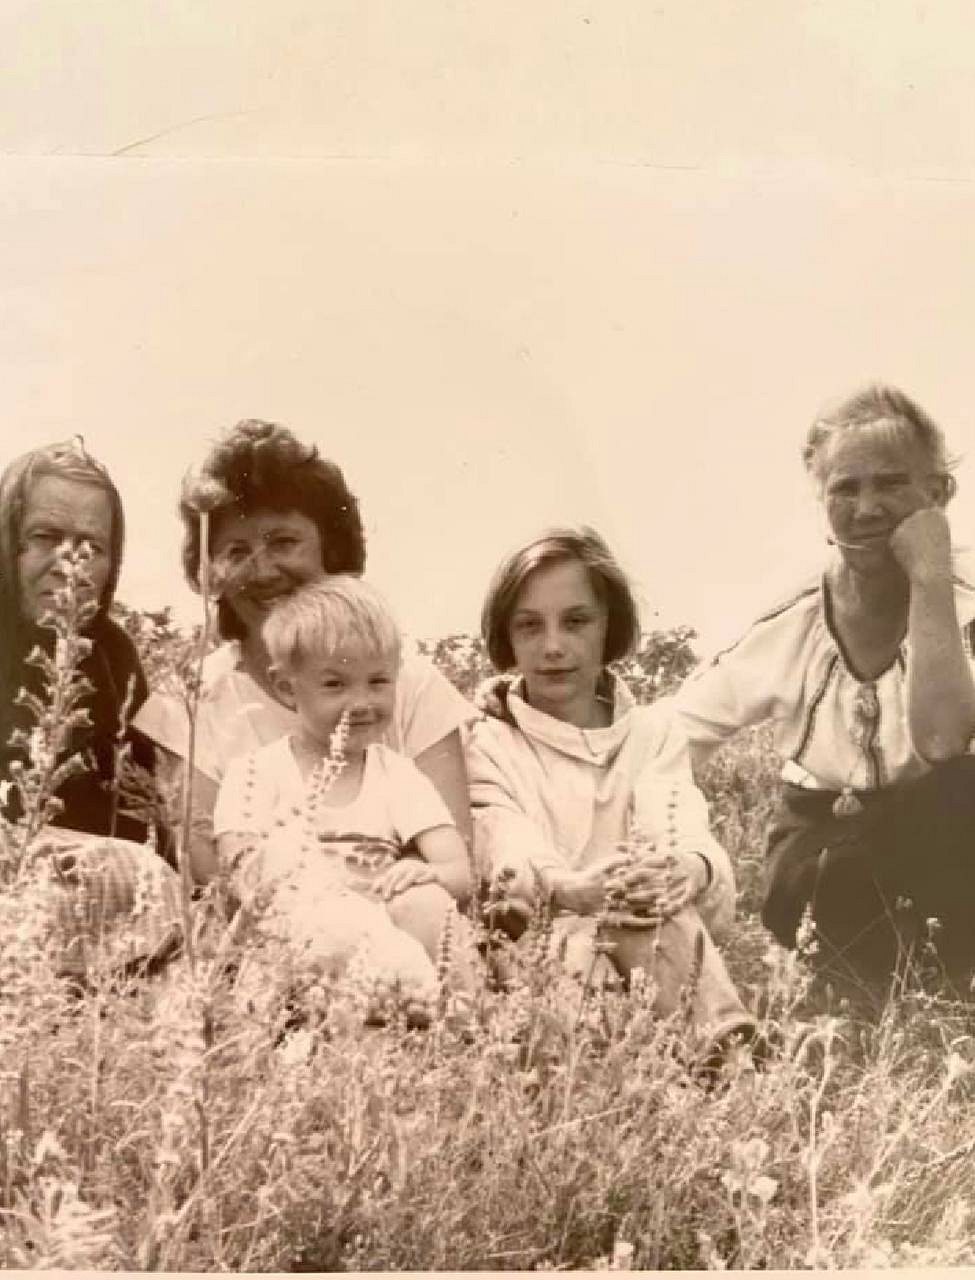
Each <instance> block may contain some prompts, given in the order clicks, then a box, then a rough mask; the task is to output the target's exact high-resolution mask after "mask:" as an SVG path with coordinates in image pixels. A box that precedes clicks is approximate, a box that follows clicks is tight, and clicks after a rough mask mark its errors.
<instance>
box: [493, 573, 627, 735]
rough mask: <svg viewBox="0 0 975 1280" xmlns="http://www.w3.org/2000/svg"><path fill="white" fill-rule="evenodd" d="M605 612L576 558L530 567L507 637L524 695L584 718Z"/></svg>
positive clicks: (563, 715)
mask: <svg viewBox="0 0 975 1280" xmlns="http://www.w3.org/2000/svg"><path fill="white" fill-rule="evenodd" d="M607 624H608V615H607V611H606V606H605V604H604V603H603V602H602V601H601V600H600V599H599V597H598V596H597V594H596V592H595V591H594V589H593V585H592V582H591V580H590V577H589V573H588V571H587V569H586V567H585V565H583V564H581V563H580V562H579V561H578V560H565V561H563V562H562V563H559V564H552V565H545V566H543V567H542V568H541V569H536V570H535V572H534V573H533V574H531V575H530V576H529V577H528V579H527V581H526V582H525V585H524V586H523V587H522V589H521V591H520V592H519V594H518V598H517V600H516V601H515V607H514V609H513V610H512V611H511V619H510V621H509V623H508V637H509V639H510V641H511V648H512V652H513V653H514V655H515V663H516V665H517V667H518V670H519V671H520V672H521V673H522V675H523V676H524V677H525V688H526V692H527V694H528V701H529V702H530V703H531V704H532V706H534V707H538V708H539V710H541V711H545V712H547V713H548V714H549V715H551V716H555V717H556V718H557V719H560V720H567V719H572V720H577V719H579V713H580V712H581V713H582V719H586V714H585V713H586V709H587V703H591V702H593V701H595V697H596V682H597V680H598V679H599V673H600V671H601V670H602V668H603V655H604V654H605V651H606V629H607Z"/></svg>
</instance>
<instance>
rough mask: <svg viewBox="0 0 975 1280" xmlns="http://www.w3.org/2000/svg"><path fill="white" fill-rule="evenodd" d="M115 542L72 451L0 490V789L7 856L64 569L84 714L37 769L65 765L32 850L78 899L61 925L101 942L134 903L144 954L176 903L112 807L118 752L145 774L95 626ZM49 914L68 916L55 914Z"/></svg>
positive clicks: (113, 653) (113, 506)
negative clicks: (74, 595) (70, 582)
mask: <svg viewBox="0 0 975 1280" xmlns="http://www.w3.org/2000/svg"><path fill="white" fill-rule="evenodd" d="M123 536H124V522H123V515H122V504H121V500H120V498H119V494H118V490H117V489H116V488H115V485H114V484H113V483H112V481H111V479H110V477H109V475H108V473H107V471H106V470H105V468H104V467H103V466H102V465H101V464H100V463H98V462H96V461H95V459H94V458H92V457H91V456H90V455H89V454H88V453H87V452H86V451H85V449H84V445H83V443H82V442H81V439H80V437H75V438H74V440H72V441H70V442H66V443H64V444H56V445H50V446H46V447H43V448H39V449H34V450H32V451H31V452H29V453H26V454H24V455H22V456H21V457H19V458H17V459H15V460H14V461H13V462H11V463H10V464H9V466H8V467H7V468H6V470H5V471H4V472H3V474H2V476H0V636H2V643H0V779H2V781H3V783H4V787H3V810H2V812H3V818H4V831H5V836H6V839H5V844H6V845H7V851H8V854H9V850H10V847H11V845H12V843H16V840H15V837H16V827H15V826H12V825H10V824H16V823H17V822H18V821H22V820H23V819H24V817H25V808H26V806H25V797H24V790H25V787H26V785H27V784H26V783H25V782H24V781H23V779H25V778H26V777H27V774H26V773H25V770H29V767H30V765H31V763H32V760H31V756H32V753H33V752H35V751H36V750H37V748H38V745H39V742H38V737H37V728H38V713H39V711H40V710H41V708H43V707H44V706H45V702H46V698H47V690H46V688H45V685H46V682H47V677H46V675H45V672H44V670H43V666H42V663H43V657H44V656H46V657H47V658H49V659H50V658H51V657H53V656H54V655H55V651H56V648H57V632H56V630H55V628H54V626H53V625H52V623H53V620H54V618H55V616H56V614H57V612H58V610H62V611H63V609H64V607H65V603H66V600H65V587H66V584H67V573H68V572H70V570H69V567H68V561H69V560H70V559H71V558H72V556H73V557H74V559H75V562H76V564H77V565H78V566H79V568H78V573H79V577H78V584H79V585H78V595H79V597H80V599H79V605H80V611H79V616H78V623H79V629H80V633H81V640H82V644H81V647H80V651H79V654H78V662H77V674H78V675H79V676H80V677H83V678H84V681H85V682H86V683H85V684H84V685H82V686H80V688H79V693H80V694H81V697H80V701H79V704H78V710H80V711H83V713H84V714H83V715H80V716H74V717H73V721H74V723H73V724H71V725H70V729H69V731H68V732H66V733H65V734H64V735H63V736H62V741H61V742H60V744H59V745H60V751H59V754H58V758H57V759H56V760H52V761H50V762H49V764H50V766H51V768H52V769H53V768H56V767H57V766H59V765H64V764H65V763H66V762H67V761H68V760H69V759H70V758H71V757H75V764H74V766H73V767H71V768H69V769H62V770H59V773H58V774H57V775H54V787H53V791H54V795H53V799H54V801H55V803H54V806H53V809H54V811H53V812H48V813H47V814H46V815H45V816H46V819H47V823H48V826H47V828H46V830H45V832H44V841H45V843H46V844H47V845H48V846H49V847H51V848H52V849H53V851H54V859H55V860H56V863H57V868H58V873H59V874H58V876H57V877H56V880H55V886H56V887H57V888H58V889H60V890H63V891H64V893H65V894H67V895H70V894H71V893H72V892H76V891H77V888H78V887H79V886H81V888H82V889H83V890H84V899H85V910H84V912H82V913H81V915H80V916H79V913H78V912H77V911H74V916H75V917H76V918H79V919H80V918H82V916H83V917H84V918H85V919H86V920H87V922H88V926H89V927H91V928H92V929H95V928H97V929H98V930H99V931H100V930H102V929H103V927H104V926H105V925H106V924H107V923H109V922H110V921H112V920H117V919H120V918H123V917H125V916H126V915H127V914H128V913H130V912H131V910H132V908H133V906H134V905H135V903H136V901H137V900H138V901H139V902H140V910H141V914H142V917H143V918H142V921H141V923H140V928H139V934H140V938H139V940H138V941H137V942H135V943H133V945H134V946H135V949H136V950H140V949H141V950H142V951H143V953H144V954H148V953H149V952H156V951H157V950H158V949H159V947H160V946H163V945H169V944H170V943H171V942H172V940H173V938H174V936H175V922H176V920H177V918H178V899H177V895H176V881H175V877H174V876H173V873H172V871H171V870H170V868H169V867H167V866H166V864H165V863H164V862H163V861H162V859H161V858H159V857H158V856H157V855H156V854H155V853H154V852H153V851H152V850H151V849H149V848H147V847H145V846H144V844H143V843H142V842H144V841H145V840H146V838H147V835H148V831H147V827H146V824H145V823H144V822H142V821H140V820H139V819H137V818H135V817H133V816H132V815H130V814H128V813H126V812H124V811H123V810H122V809H121V808H120V805H119V801H118V787H117V780H116V778H115V773H116V769H117V766H118V760H119V755H120V754H121V750H122V748H123V747H124V748H125V753H126V754H127V755H128V756H129V758H130V759H131V760H132V762H133V763H134V764H136V765H141V766H143V767H145V768H151V767H152V763H153V753H152V749H151V746H150V745H149V744H148V743H147V742H146V741H145V740H144V739H143V738H142V737H141V736H140V735H139V734H137V733H136V732H135V731H134V730H132V729H131V728H129V727H128V723H127V722H128V720H129V718H130V717H131V715H132V714H134V712H135V711H136V710H137V709H138V707H139V706H140V705H141V703H142V702H143V701H144V700H145V698H146V694H147V689H146V682H145V677H144V676H143V674H142V670H141V668H140V665H139V660H138V656H137V654H136V652H135V648H134V646H133V644H132V642H131V640H130V639H129V638H128V636H127V635H126V634H125V633H124V631H122V629H121V628H120V627H119V626H118V625H117V624H116V623H115V622H113V621H112V619H111V618H110V617H109V607H110V605H111V603H112V599H113V596H114V592H115V586H116V583H117V581H118V575H119V570H120V567H121V559H122V544H123ZM52 710H53V708H52ZM32 738H33V741H32ZM33 763H36V761H34V762H33ZM50 776H51V774H50V771H49V777H50ZM18 779H20V780H21V782H20V785H18ZM147 891H148V896H149V904H148V906H146V892H147ZM61 905H62V906H64V908H65V914H66V915H70V914H71V911H69V910H68V906H69V904H68V903H67V902H64V903H62V904H61ZM59 909H60V908H59ZM130 932H131V931H130ZM75 942H76V940H71V944H70V945H69V948H68V950H69V952H71V953H72V954H76V953H77V951H78V947H77V946H76V945H74V944H75ZM69 967H71V966H70V965H69Z"/></svg>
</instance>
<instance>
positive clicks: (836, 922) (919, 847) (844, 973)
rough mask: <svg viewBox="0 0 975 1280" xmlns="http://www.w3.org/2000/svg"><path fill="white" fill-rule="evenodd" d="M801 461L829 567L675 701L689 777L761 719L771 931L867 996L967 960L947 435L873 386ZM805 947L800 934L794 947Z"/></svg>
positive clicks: (961, 687) (969, 852)
mask: <svg viewBox="0 0 975 1280" xmlns="http://www.w3.org/2000/svg"><path fill="white" fill-rule="evenodd" d="M802 455H803V460H804V462H805V465H806V468H807V470H808V472H809V475H810V476H811V478H812V480H813V483H814V485H815V489H816V494H817V497H818V500H819V503H820V504H821V507H822V510H823V513H824V516H825V521H826V525H827V529H828V533H827V542H828V543H830V544H831V545H832V546H833V547H835V553H834V555H833V556H832V557H831V559H830V561H829V563H828V564H827V565H826V567H825V569H824V571H823V572H822V574H821V575H820V576H818V577H817V578H816V579H815V580H814V581H811V582H808V583H805V584H803V585H802V586H801V588H800V589H798V590H797V591H796V592H795V594H794V595H793V596H792V597H791V598H789V599H786V600H785V601H784V602H782V603H781V604H780V605H778V606H777V607H776V608H774V609H772V610H770V611H768V612H767V613H766V614H765V615H764V616H763V617H761V618H759V619H758V621H756V622H755V623H754V624H753V625H752V626H751V627H750V629H749V630H748V631H746V633H745V634H744V635H743V636H742V638H741V639H740V640H739V641H738V642H737V643H736V644H734V645H733V646H731V648H729V649H727V650H726V651H725V652H723V653H720V654H718V656H717V657H716V658H715V659H714V660H713V661H712V662H710V663H709V664H707V665H706V666H704V667H702V668H701V669H700V670H699V671H698V672H697V673H695V674H694V675H692V676H691V677H690V678H689V679H688V680H687V681H686V682H685V684H684V686H683V688H682V690H681V691H680V693H679V695H678V698H677V705H678V708H679V711H680V715H681V721H682V723H683V726H684V731H685V734H686V736H687V738H688V739H689V740H690V742H691V744H692V752H693V756H694V759H695V762H696V763H700V762H702V761H703V760H705V759H706V758H707V757H708V755H709V754H710V752H711V751H712V750H713V749H714V748H715V747H716V746H717V745H718V744H719V743H721V742H723V741H724V740H725V739H726V738H728V737H729V736H730V735H732V734H733V733H735V731H736V730H738V729H740V728H742V727H743V726H745V725H752V724H757V723H759V722H761V721H765V720H770V721H771V722H772V725H773V730H774V736H775V745H776V747H777V749H778V751H779V754H780V756H781V758H782V761H783V769H782V779H783V783H782V796H781V803H780V807H779V811H778V816H777V818H776V820H775V822H774V826H773V829H772V830H771V832H770V836H769V842H768V871H767V888H766V896H765V902H764V907H763V913H762V914H763V919H764V921H765V924H766V925H767V927H768V928H769V929H770V930H771V931H772V932H773V933H774V934H775V936H776V937H777V938H778V939H779V941H780V942H782V943H783V944H784V945H785V946H790V947H792V946H795V945H796V939H797V932H799V931H800V925H802V923H803V918H804V916H805V917H807V918H808V929H809V930H810V931H811V930H812V929H813V928H814V930H815V932H814V934H812V933H810V940H811V941H814V942H815V946H813V947H810V948H809V954H810V956H811V958H812V959H813V960H814V963H815V964H816V965H817V966H818V967H820V968H821V969H822V970H823V971H824V972H825V973H826V974H828V975H829V976H830V977H832V978H835V979H837V980H839V981H840V983H841V984H842V985H843V986H844V987H850V988H851V989H856V988H858V987H860V988H863V989H865V990H866V991H868V992H869V991H874V992H876V991H877V989H878V986H879V988H880V989H881V990H883V989H885V988H886V987H887V985H888V984H889V980H890V976H891V974H892V973H893V972H894V971H895V969H896V967H897V965H898V962H899V959H900V957H902V956H903V955H904V954H905V952H909V951H910V950H911V948H912V947H913V946H914V944H916V943H918V942H926V941H927V938H928V933H929V930H930V929H931V928H934V926H933V925H929V924H928V922H929V921H931V920H933V919H934V918H936V919H937V921H938V923H939V926H940V927H938V928H937V929H936V933H935V942H936V945H937V947H938V949H939V951H940V952H941V956H942V959H943V961H944V964H945V967H946V969H947V970H948V972H949V973H952V974H967V973H969V972H970V971H971V968H972V965H973V962H975V875H973V873H972V870H973V867H972V857H973V851H975V762H973V760H972V758H971V756H970V755H969V754H968V753H969V751H970V743H971V740H972V735H973V733H975V683H973V676H972V652H973V650H972V640H973V621H975V590H973V588H972V587H971V586H970V585H968V584H967V583H966V582H964V581H962V580H961V578H959V577H958V576H957V574H956V571H955V565H954V557H953V552H952V540H951V533H950V530H949V525H948V521H947V519H946V516H945V508H946V506H947V504H948V502H949V500H950V498H951V497H952V495H953V494H954V492H955V480H954V477H953V475H952V474H951V470H950V461H949V458H948V455H947V452H946V448H945V441H944V436H943V434H942V432H941V430H940V428H939V427H938V426H937V425H936V424H935V423H934V422H933V421H932V419H931V418H930V417H929V416H928V414H927V413H925V412H924V410H923V409H921V408H920V406H919V405H917V404H916V403H915V402H914V401H913V400H912V399H910V398H909V397H908V396H907V395H905V394H904V393H903V392H901V391H899V390H897V389H896V388H893V387H890V386H886V385H872V386H868V387H865V388H863V389H862V390H859V391H857V392H856V393H855V394H853V395H851V396H850V397H848V398H847V399H845V400H843V401H842V402H841V403H839V404H837V405H836V406H835V407H834V408H832V409H830V410H829V411H827V412H824V413H822V414H820V415H819V416H818V417H817V418H816V419H815V421H814V422H813V424H812V426H811V427H810V429H809V431H808V434H807V436H806V440H805V443H804V446H803V451H802ZM801 932H802V933H803V934H805V933H806V928H805V927H804V928H803V930H802V931H801Z"/></svg>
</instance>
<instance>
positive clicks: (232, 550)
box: [210, 511, 325, 635]
mask: <svg viewBox="0 0 975 1280" xmlns="http://www.w3.org/2000/svg"><path fill="white" fill-rule="evenodd" d="M210 559H211V562H212V564H213V565H214V569H215V572H216V575H217V586H218V587H219V585H220V580H221V579H223V580H224V581H225V582H226V584H227V585H226V587H225V589H224V591H223V599H224V600H225V601H226V602H227V603H228V604H229V605H230V607H231V608H232V609H233V611H234V613H235V614H236V615H237V617H238V618H239V619H240V621H241V623H242V624H243V626H244V628H245V629H246V631H247V633H248V634H249V635H253V634H255V633H256V632H257V631H259V630H260V628H261V626H262V625H263V623H264V620H265V618H266V617H267V615H268V613H269V612H270V610H271V608H272V607H273V606H274V605H275V604H276V603H277V602H278V601H279V600H282V599H283V598H284V597H285V596H289V595H291V593H292V592H293V591H296V590H297V589H298V588H299V587H303V586H306V585H307V584H308V583H309V582H317V581H318V579H319V578H323V577H324V576H325V570H324V568H323V564H322V540H321V536H320V535H319V532H318V526H317V525H316V524H315V522H314V520H311V519H309V517H308V516H306V515H303V514H302V513H301V512H300V511H256V512H254V513H253V514H251V515H246V516H241V515H226V516H223V517H222V518H221V519H220V520H218V521H217V522H216V527H215V529H214V531H213V533H212V535H211V539H210Z"/></svg>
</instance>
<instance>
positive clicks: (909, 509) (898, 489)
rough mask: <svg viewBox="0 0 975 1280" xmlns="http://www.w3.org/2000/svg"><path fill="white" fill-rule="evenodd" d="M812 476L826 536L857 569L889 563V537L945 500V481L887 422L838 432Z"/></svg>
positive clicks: (918, 447) (907, 439)
mask: <svg viewBox="0 0 975 1280" xmlns="http://www.w3.org/2000/svg"><path fill="white" fill-rule="evenodd" d="M816 471H817V473H818V475H819V480H820V485H821V493H822V501H823V504H824V506H825V508H826V518H827V520H828V522H829V527H830V531H831V532H832V535H833V537H834V538H835V540H836V543H837V546H838V547H839V549H840V554H841V555H842V556H843V558H844V559H845V560H846V561H847V563H848V564H850V565H851V566H854V567H856V568H858V569H869V568H872V567H879V566H881V565H883V564H886V563H889V559H890V556H891V553H890V551H889V549H888V543H889V541H890V535H891V534H892V533H893V531H894V530H895V529H896V528H897V526H898V525H899V524H900V522H901V521H902V520H904V519H906V518H907V516H909V515H911V514H913V512H915V511H920V510H921V509H922V508H923V507H930V506H935V505H939V504H943V502H944V500H945V492H946V490H945V479H944V476H942V475H938V474H937V473H935V472H933V470H932V466H931V462H930V460H929V459H928V457H927V455H926V453H925V451H924V450H923V449H922V448H921V447H920V446H919V445H917V444H916V443H914V442H913V441H912V440H910V439H909V438H907V437H906V436H905V434H904V432H903V430H899V429H898V427H897V425H896V424H893V423H889V422H883V421H881V422H876V423H868V424H865V425H863V426H857V427H848V428H847V429H846V430H844V431H838V432H837V433H836V434H835V435H833V436H832V437H830V438H829V439H828V440H827V441H826V442H825V443H824V445H823V447H822V450H821V453H820V457H819V458H818V459H817V465H816Z"/></svg>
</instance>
